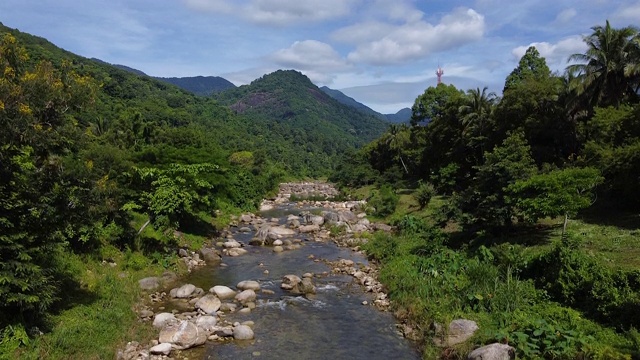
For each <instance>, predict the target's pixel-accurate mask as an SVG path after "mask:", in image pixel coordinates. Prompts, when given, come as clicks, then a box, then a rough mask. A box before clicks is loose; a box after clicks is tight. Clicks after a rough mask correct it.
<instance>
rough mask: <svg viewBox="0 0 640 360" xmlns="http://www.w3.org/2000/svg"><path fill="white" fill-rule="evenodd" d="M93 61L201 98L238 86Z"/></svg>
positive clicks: (208, 78) (216, 78)
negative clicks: (157, 74)
mask: <svg viewBox="0 0 640 360" xmlns="http://www.w3.org/2000/svg"><path fill="white" fill-rule="evenodd" d="M91 60H94V61H97V62H100V63H103V64H107V65H111V66H113V67H117V68H118V69H121V70H125V71H128V72H130V73H132V74H136V75H140V76H148V77H150V78H153V79H156V80H159V81H162V82H165V83H169V84H173V85H175V86H177V87H179V88H181V89H183V90H186V91H189V92H190V93H193V94H196V95H200V96H210V95H211V94H213V93H217V92H220V91H224V90H227V89H232V88H235V87H236V86H235V85H234V84H233V83H232V82H231V81H229V80H227V79H225V78H223V77H220V76H185V77H159V76H151V75H147V74H146V73H145V72H143V71H141V70H138V69H134V68H132V67H129V66H126V65H121V64H110V63H108V62H106V61H102V60H100V59H96V58H93V59H91Z"/></svg>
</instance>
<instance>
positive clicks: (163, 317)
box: [153, 313, 178, 328]
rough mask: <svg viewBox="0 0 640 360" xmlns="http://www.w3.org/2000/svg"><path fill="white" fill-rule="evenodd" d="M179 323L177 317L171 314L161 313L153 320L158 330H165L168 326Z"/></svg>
mask: <svg viewBox="0 0 640 360" xmlns="http://www.w3.org/2000/svg"><path fill="white" fill-rule="evenodd" d="M177 321H178V319H176V317H175V315H173V314H171V313H159V314H157V315H156V317H155V318H154V319H153V326H154V327H157V328H163V327H165V326H166V325H168V324H171V323H174V322H177Z"/></svg>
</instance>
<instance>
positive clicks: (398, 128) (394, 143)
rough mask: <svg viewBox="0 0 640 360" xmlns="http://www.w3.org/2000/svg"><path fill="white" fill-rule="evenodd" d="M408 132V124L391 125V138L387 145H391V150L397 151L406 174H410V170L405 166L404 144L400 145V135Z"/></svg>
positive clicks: (388, 139)
mask: <svg viewBox="0 0 640 360" xmlns="http://www.w3.org/2000/svg"><path fill="white" fill-rule="evenodd" d="M406 130H407V125H406V124H402V125H398V124H391V126H389V137H388V138H387V145H389V149H390V150H395V151H397V154H398V157H399V158H400V162H401V163H402V167H403V168H404V172H405V173H407V174H408V173H409V170H407V165H405V163H404V160H403V159H402V144H401V143H400V140H401V139H400V134H401V133H402V132H403V131H406Z"/></svg>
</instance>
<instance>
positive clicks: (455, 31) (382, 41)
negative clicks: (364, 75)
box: [334, 8, 485, 65]
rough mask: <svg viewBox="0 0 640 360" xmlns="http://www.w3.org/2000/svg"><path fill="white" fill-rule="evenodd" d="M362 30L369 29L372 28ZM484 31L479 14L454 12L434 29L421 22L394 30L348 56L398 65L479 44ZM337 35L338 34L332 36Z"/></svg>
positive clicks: (396, 27) (364, 44)
mask: <svg viewBox="0 0 640 360" xmlns="http://www.w3.org/2000/svg"><path fill="white" fill-rule="evenodd" d="M365 26H367V27H369V28H371V24H365ZM382 26H388V25H384V24H383V25H382ZM357 27H358V25H354V26H352V27H351V29H353V30H356V29H357ZM484 29H485V23H484V17H483V16H482V15H481V14H479V13H477V12H476V11H475V10H473V9H467V8H457V9H455V10H454V11H453V12H452V13H450V14H447V15H445V16H444V17H443V18H442V19H441V21H440V23H438V24H437V25H432V24H430V23H428V22H426V21H422V20H421V21H414V22H406V23H404V24H402V25H399V26H394V27H392V28H391V31H390V32H388V33H387V34H386V35H384V36H382V37H380V38H377V39H374V40H371V41H367V42H363V43H360V44H359V45H358V46H357V47H356V49H355V50H354V51H352V52H351V53H349V55H348V59H349V60H351V61H353V62H366V63H370V64H374V65H391V64H399V63H403V62H406V61H410V60H416V59H420V58H423V57H426V56H428V55H430V54H433V53H435V52H439V51H444V50H448V49H452V48H455V47H458V46H461V45H464V44H466V43H469V42H472V41H475V40H479V39H481V38H482V36H483V35H484ZM381 32H382V31H381V30H380V31H377V33H381ZM340 35H341V33H340V32H337V35H335V34H334V36H340Z"/></svg>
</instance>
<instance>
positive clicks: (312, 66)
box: [268, 40, 352, 84]
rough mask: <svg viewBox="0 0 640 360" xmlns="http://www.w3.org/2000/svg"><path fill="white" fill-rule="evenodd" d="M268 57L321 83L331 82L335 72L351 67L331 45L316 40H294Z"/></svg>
mask: <svg viewBox="0 0 640 360" xmlns="http://www.w3.org/2000/svg"><path fill="white" fill-rule="evenodd" d="M268 58H269V60H271V61H272V62H274V63H275V64H277V65H278V66H280V67H284V68H289V69H296V70H300V71H302V72H303V73H304V74H305V75H307V76H308V77H309V78H310V79H311V80H312V81H313V82H315V83H321V84H329V83H331V81H332V80H333V78H334V76H335V74H336V73H339V72H344V71H348V70H350V69H351V68H352V67H351V66H350V65H349V64H348V63H347V61H346V60H345V59H344V58H342V57H341V56H340V54H338V52H337V51H335V50H334V49H333V48H332V47H331V45H329V44H326V43H323V42H320V41H316V40H304V41H296V42H294V43H293V45H291V46H290V47H288V48H286V49H281V50H278V51H276V52H275V53H273V54H271V55H270V56H269V57H268Z"/></svg>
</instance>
